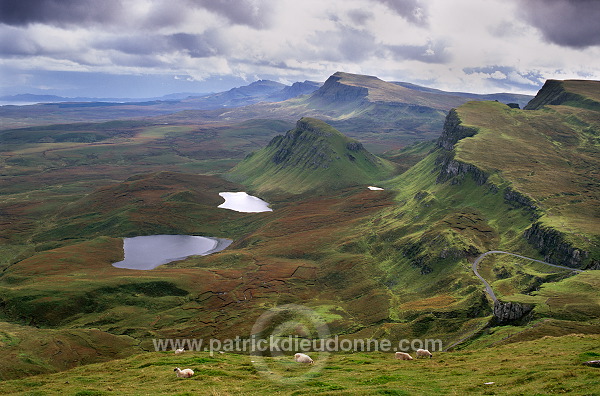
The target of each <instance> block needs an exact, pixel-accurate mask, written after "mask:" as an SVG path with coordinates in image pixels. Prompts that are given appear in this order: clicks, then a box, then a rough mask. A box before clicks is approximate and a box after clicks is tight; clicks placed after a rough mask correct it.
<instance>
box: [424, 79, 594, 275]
mask: <svg viewBox="0 0 600 396" xmlns="http://www.w3.org/2000/svg"><path fill="white" fill-rule="evenodd" d="M599 96H600V82H594V81H585V82H580V81H549V82H548V83H547V84H545V85H544V88H543V89H542V90H541V91H540V93H539V95H538V97H536V98H535V99H534V100H532V103H531V105H530V106H529V108H532V109H536V108H541V107H544V110H543V111H538V110H529V111H522V110H519V109H513V108H510V107H508V106H505V105H503V104H500V103H495V102H469V103H466V104H465V105H463V106H461V107H459V108H457V109H456V110H455V111H453V112H451V113H450V114H449V115H448V117H447V120H446V123H445V128H444V133H443V134H442V136H441V137H440V138H439V139H438V147H439V149H440V154H438V157H437V161H436V163H437V165H438V171H439V173H438V178H437V181H438V182H447V181H450V182H451V183H453V184H460V183H462V182H463V180H464V179H465V177H466V176H467V175H470V176H471V177H472V179H473V180H474V181H475V182H476V183H477V184H478V185H484V184H488V185H489V191H490V192H492V191H502V196H503V199H504V202H505V203H507V204H509V205H510V206H511V207H513V208H515V209H520V210H524V211H526V212H528V213H529V219H530V221H531V224H530V225H529V226H528V227H527V231H522V232H521V235H522V237H523V238H524V239H525V240H526V241H527V242H528V243H529V244H531V246H533V247H535V248H536V249H537V250H538V251H539V252H540V253H541V254H542V255H543V256H544V257H545V259H546V261H548V262H551V263H554V264H560V265H566V266H571V267H576V268H591V267H595V266H597V263H598V261H600V251H599V249H598V241H600V235H599V233H598V224H599V222H600V218H599V215H598V211H597V208H598V205H600V191H599V190H598V183H597V169H598V167H599V166H600V145H598V143H597V137H596V135H597V130H598V128H600V124H599V123H598V111H597V110H595V108H594V106H591V105H590V103H592V102H594V101H595V99H596V98H597V97H599Z"/></svg>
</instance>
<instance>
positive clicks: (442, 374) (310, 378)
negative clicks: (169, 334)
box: [0, 334, 600, 395]
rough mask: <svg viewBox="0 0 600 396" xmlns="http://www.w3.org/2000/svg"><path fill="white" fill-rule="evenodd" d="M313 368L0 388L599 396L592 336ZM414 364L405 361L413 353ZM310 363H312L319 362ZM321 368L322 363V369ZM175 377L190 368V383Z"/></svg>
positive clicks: (112, 365)
mask: <svg viewBox="0 0 600 396" xmlns="http://www.w3.org/2000/svg"><path fill="white" fill-rule="evenodd" d="M311 355H312V356H313V357H314V358H315V365H311V366H309V365H301V364H298V363H295V362H294V361H293V358H292V357H291V356H281V357H266V358H262V359H264V362H263V363H264V364H262V365H259V364H256V362H257V360H258V359H260V358H257V357H253V356H248V355H238V354H231V353H223V354H221V353H214V354H213V355H212V356H211V354H210V353H209V352H204V351H202V352H185V353H184V354H181V355H175V354H173V353H172V352H148V353H144V354H140V355H136V356H131V357H128V358H126V359H121V360H114V361H111V362H107V363H98V364H91V365H87V366H83V367H77V368H74V369H71V370H68V371H66V372H61V373H57V374H49V375H38V376H33V377H28V378H25V379H20V380H11V381H4V382H0V393H2V394H15V395H52V394H62V395H116V394H118V395H196V394H205V395H235V394H244V395H254V394H257V395H258V394H278V395H303V394H322V395H344V394H346V395H348V394H361V395H367V394H369V395H371V394H373V395H376V394H380V395H433V394H436V395H464V394H484V395H485V394H488V395H494V394H511V395H546V394H555V393H568V394H572V395H598V394H599V393H598V389H600V375H599V374H600V369H598V368H593V367H589V366H585V365H583V364H582V363H583V362H585V361H588V360H596V359H598V358H599V357H600V336H597V335H578V334H572V335H568V336H562V337H544V338H541V339H538V340H535V341H528V342H520V343H513V344H509V345H502V346H496V347H493V348H484V349H481V350H468V351H456V352H440V353H434V357H433V358H432V359H415V360H413V361H401V360H396V359H394V357H393V354H392V353H380V352H368V353H367V352H360V353H339V354H330V355H329V356H327V357H324V356H319V354H318V353H314V354H311ZM413 356H414V353H413ZM319 359H320V360H321V361H319ZM325 359H326V361H325V362H323V360H325ZM174 367H181V368H184V367H185V368H191V369H193V370H194V371H195V375H194V376H193V377H192V378H190V379H183V378H177V377H176V376H175V374H174V372H173V368H174Z"/></svg>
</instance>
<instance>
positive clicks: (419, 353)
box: [417, 349, 433, 358]
mask: <svg viewBox="0 0 600 396" xmlns="http://www.w3.org/2000/svg"><path fill="white" fill-rule="evenodd" d="M417 357H418V358H421V357H429V358H432V357H433V355H432V354H431V352H429V351H428V350H427V349H417Z"/></svg>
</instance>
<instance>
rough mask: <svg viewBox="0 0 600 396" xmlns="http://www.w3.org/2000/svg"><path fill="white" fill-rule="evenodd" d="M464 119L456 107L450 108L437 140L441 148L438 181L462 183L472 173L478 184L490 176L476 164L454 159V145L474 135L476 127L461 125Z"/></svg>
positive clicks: (437, 162) (483, 182)
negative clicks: (461, 118)
mask: <svg viewBox="0 0 600 396" xmlns="http://www.w3.org/2000/svg"><path fill="white" fill-rule="evenodd" d="M461 123H462V121H461V120H460V117H459V116H458V114H457V113H456V110H455V109H452V110H450V112H449V113H448V115H447V116H446V121H445V122H444V130H443V132H442V135H441V136H440V138H439V139H438V140H437V146H438V147H439V148H440V149H441V150H440V153H439V155H438V157H437V158H436V160H435V164H436V165H437V166H438V169H439V174H438V177H437V179H436V182H437V183H445V182H447V181H449V180H451V183H452V184H460V183H461V182H462V181H463V180H464V178H465V177H466V176H467V175H471V176H472V177H473V180H475V182H476V183H477V184H478V185H483V184H485V183H486V182H487V179H488V176H487V174H486V173H485V172H483V171H482V170H481V169H479V168H477V167H476V166H475V165H472V164H467V163H465V162H462V161H457V160H455V159H454V145H455V144H456V143H457V142H458V141H459V140H461V139H464V138H466V137H470V136H474V135H475V134H476V133H477V129H476V128H470V127H465V126H463V125H461Z"/></svg>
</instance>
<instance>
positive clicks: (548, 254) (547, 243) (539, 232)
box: [523, 223, 600, 269]
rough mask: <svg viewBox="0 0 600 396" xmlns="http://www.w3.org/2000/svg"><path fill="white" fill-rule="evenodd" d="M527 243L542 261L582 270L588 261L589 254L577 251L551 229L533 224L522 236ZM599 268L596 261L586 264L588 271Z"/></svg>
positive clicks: (557, 232)
mask: <svg viewBox="0 0 600 396" xmlns="http://www.w3.org/2000/svg"><path fill="white" fill-rule="evenodd" d="M523 236H524V237H525V239H526V240H527V242H529V243H530V244H531V245H533V246H534V247H535V248H536V249H537V250H539V251H540V253H542V254H543V255H544V260H545V261H547V262H549V263H552V264H558V265H564V266H567V267H572V268H582V267H583V266H584V261H585V260H587V259H588V257H589V252H586V251H583V250H580V249H577V248H575V247H573V246H572V245H571V244H570V243H568V242H567V241H566V240H565V237H564V236H563V234H562V233H560V232H559V231H557V230H553V229H551V228H546V227H543V226H542V225H541V224H540V223H533V224H532V225H531V227H529V228H528V229H527V230H525V233H524V234H523ZM591 267H600V265H599V263H598V261H597V260H592V261H591V262H590V263H588V269H592V268H591Z"/></svg>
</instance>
